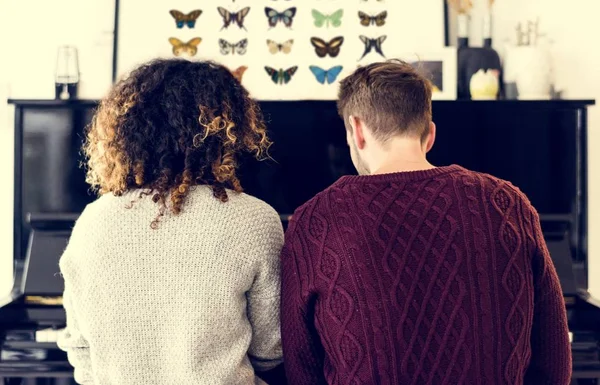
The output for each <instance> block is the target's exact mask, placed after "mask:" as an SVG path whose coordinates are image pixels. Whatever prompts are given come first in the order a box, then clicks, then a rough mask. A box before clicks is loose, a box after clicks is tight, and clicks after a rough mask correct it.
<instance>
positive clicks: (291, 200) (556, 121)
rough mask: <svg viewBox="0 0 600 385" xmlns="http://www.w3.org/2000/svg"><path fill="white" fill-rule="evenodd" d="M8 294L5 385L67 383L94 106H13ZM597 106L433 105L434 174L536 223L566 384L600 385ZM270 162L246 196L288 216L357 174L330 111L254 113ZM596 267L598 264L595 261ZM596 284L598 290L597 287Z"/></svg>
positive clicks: (3, 301) (0, 345) (257, 167)
mask: <svg viewBox="0 0 600 385" xmlns="http://www.w3.org/2000/svg"><path fill="white" fill-rule="evenodd" d="M11 103H12V105H14V108H15V214H14V215H15V226H14V227H15V229H14V232H15V234H14V249H15V251H14V261H15V263H14V276H15V280H14V288H13V290H12V292H11V293H10V295H9V296H7V297H5V298H0V380H3V381H4V385H7V384H11V385H18V384H19V385H21V384H23V385H38V384H47V385H66V384H73V383H74V382H73V379H72V368H71V366H70V365H69V363H68V361H67V358H66V355H65V354H64V353H63V352H62V351H60V350H59V349H58V348H57V346H56V338H57V336H58V333H59V332H60V330H61V329H62V328H64V326H65V313H64V310H63V308H62V298H61V295H62V290H63V282H62V279H61V277H60V274H59V269H58V260H59V258H60V255H61V254H62V251H63V250H64V247H65V245H66V242H67V241H68V238H69V235H70V231H71V229H72V227H73V224H74V223H75V220H76V219H77V217H78V215H79V213H80V212H81V210H82V209H83V207H84V206H85V204H87V203H88V202H90V201H92V200H93V199H94V197H93V196H92V195H90V193H89V190H88V189H87V186H86V185H85V179H84V173H83V171H82V170H81V169H80V168H79V161H80V159H79V146H80V145H81V140H82V130H83V128H84V127H85V126H86V125H87V124H88V123H89V121H90V119H91V117H92V114H93V111H94V108H95V107H96V102H95V101H71V102H59V101H31V100H13V101H11ZM592 104H594V102H593V101H539V102H538V101H528V102H516V101H498V102H471V101H457V102H441V101H440V102H434V120H435V122H436V124H437V126H438V140H437V143H436V145H435V147H434V150H433V151H432V152H431V154H430V159H431V160H432V162H433V163H434V164H438V165H445V164H451V163H457V164H461V165H463V166H465V167H467V168H470V169H474V170H477V171H482V172H488V173H491V174H494V175H496V176H498V177H501V178H504V179H508V180H510V181H512V182H513V183H514V184H515V185H517V186H518V187H520V188H521V190H523V191H524V192H525V193H526V194H527V195H528V196H529V198H530V199H531V201H532V203H533V204H534V206H536V208H537V209H538V211H539V212H540V217H541V219H542V228H543V231H544V236H545V238H546V242H547V244H548V248H549V250H550V253H551V255H552V258H553V260H554V264H555V266H556V268H557V271H558V274H559V277H560V280H561V284H562V288H563V292H564V298H565V303H566V307H567V309H566V310H567V314H568V319H569V328H570V332H571V336H570V337H571V341H572V342H571V346H572V352H573V371H574V372H573V384H578V385H583V384H600V301H598V300H597V299H595V298H593V297H592V296H591V295H590V294H589V293H588V290H587V288H588V278H589V279H592V278H591V277H588V260H589V256H588V251H587V242H588V234H587V150H586V149H587V142H586V138H587V107H588V106H589V105H592ZM262 108H263V111H264V112H265V115H266V120H267V123H268V127H269V134H270V136H271V137H272V138H273V140H274V141H275V145H274V146H273V148H272V156H273V157H274V158H275V159H276V160H277V163H271V164H265V163H252V162H249V161H248V162H246V161H244V162H243V164H244V166H243V167H242V172H241V174H242V175H241V176H242V184H243V185H244V186H245V188H246V191H247V192H249V193H251V194H253V195H256V196H258V197H259V198H261V199H263V200H265V201H267V202H268V203H269V204H271V205H272V206H273V207H275V208H276V209H277V210H278V212H280V213H281V217H282V221H283V223H284V226H285V224H286V222H287V218H288V217H289V214H290V213H292V212H293V210H294V209H295V208H296V207H298V206H299V205H301V204H302V203H303V202H305V201H306V200H308V199H310V198H311V197H312V196H313V195H314V194H315V193H317V192H318V191H320V190H322V189H323V188H325V187H326V186H327V185H329V184H330V183H332V182H333V181H335V179H337V178H338V177H339V176H340V175H343V174H347V173H352V172H353V168H352V165H351V162H350V159H349V156H348V150H347V146H346V143H345V131H344V127H343V123H342V122H341V121H340V120H339V118H338V117H337V115H336V109H335V105H334V104H333V103H332V102H269V103H262ZM596 258H597V259H599V260H600V256H597V257H596ZM596 279H600V277H597V278H596Z"/></svg>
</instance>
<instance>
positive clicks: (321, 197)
mask: <svg viewBox="0 0 600 385" xmlns="http://www.w3.org/2000/svg"><path fill="white" fill-rule="evenodd" d="M341 181H342V179H339V180H338V181H336V182H334V183H333V184H332V185H330V186H329V187H327V188H326V189H325V190H323V191H321V192H319V193H318V194H317V195H315V196H314V197H312V198H311V199H309V200H308V201H307V202H306V203H304V204H303V205H301V206H300V207H298V208H297V209H296V210H295V211H294V215H293V216H292V217H293V218H295V219H300V218H303V217H304V218H306V217H309V216H312V215H315V214H318V215H320V216H323V217H327V216H328V215H330V210H329V209H328V205H326V204H325V201H326V199H327V197H328V196H329V195H330V194H331V193H334V192H336V191H340V189H341V188H342V183H341Z"/></svg>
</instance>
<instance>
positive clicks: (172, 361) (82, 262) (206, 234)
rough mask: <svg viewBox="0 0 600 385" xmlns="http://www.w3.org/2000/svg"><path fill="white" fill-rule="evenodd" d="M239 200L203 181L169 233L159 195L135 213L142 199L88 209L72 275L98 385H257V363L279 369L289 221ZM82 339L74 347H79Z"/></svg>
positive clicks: (67, 260)
mask: <svg viewBox="0 0 600 385" xmlns="http://www.w3.org/2000/svg"><path fill="white" fill-rule="evenodd" d="M228 193H229V194H228V195H229V201H228V202H226V203H222V202H220V201H219V200H217V199H215V198H214V197H213V194H212V191H211V190H210V188H208V187H205V186H198V187H197V188H195V189H193V190H192V191H190V194H189V196H188V198H187V200H186V206H185V211H184V212H182V213H181V214H180V215H178V216H169V217H167V218H163V219H162V220H161V222H160V228H159V229H157V230H153V229H151V228H150V226H149V223H151V222H152V220H153V219H154V217H155V216H156V204H155V203H154V202H152V200H151V199H150V198H148V197H146V198H141V199H140V200H138V201H135V203H134V204H133V206H131V203H130V202H131V201H132V200H135V198H136V194H137V195H139V192H135V191H133V192H130V193H128V194H125V195H124V196H122V197H115V196H113V195H112V194H109V195H105V196H103V197H101V198H100V199H98V201H96V202H95V203H93V204H91V205H89V206H88V207H87V208H86V210H85V211H84V213H83V214H82V216H81V218H80V219H79V221H78V222H77V225H76V227H75V231H74V233H73V236H72V238H71V241H70V243H69V246H68V248H67V250H66V252H65V255H64V256H63V258H62V260H61V271H62V272H63V274H64V275H65V276H66V278H68V279H67V282H68V287H67V288H66V292H65V297H66V298H65V300H66V301H68V300H69V299H70V297H69V294H71V293H76V296H77V302H76V303H73V304H69V303H65V306H66V307H67V306H69V305H71V306H72V307H71V313H73V314H74V316H73V319H74V320H75V321H76V322H77V323H78V324H79V325H85V327H84V328H81V330H79V333H81V334H83V335H84V336H85V340H86V341H87V344H89V352H90V354H89V363H87V364H86V365H88V364H89V365H90V366H91V367H92V368H93V375H92V374H90V375H91V376H92V377H93V383H94V384H152V383H154V384H233V383H235V384H254V383H255V375H254V371H253V369H252V366H251V363H250V361H249V360H252V359H253V358H256V361H255V362H253V363H254V364H255V365H256V364H261V363H262V364H265V363H267V364H270V365H269V366H270V367H273V366H274V365H275V364H277V363H278V360H279V359H280V357H281V346H280V334H279V320H278V313H277V310H278V303H279V287H278V282H279V267H278V263H279V262H278V255H279V251H280V248H281V244H282V242H283V232H282V228H281V223H280V221H279V217H278V215H277V214H276V213H275V211H274V210H273V209H272V208H271V207H270V206H268V205H267V204H265V203H264V202H262V201H260V200H258V199H256V198H253V197H251V196H249V195H246V194H237V193H233V192H230V191H229V192H228ZM128 206H129V207H128ZM69 323H70V322H69ZM72 334H74V335H71V336H68V338H66V339H64V340H62V341H61V344H62V345H63V346H65V345H67V346H65V347H67V348H68V347H69V346H68V345H72V344H75V345H77V339H78V337H79V336H77V335H76V334H77V332H72ZM247 353H248V354H247ZM248 355H249V356H250V357H247V356H248ZM78 366H79V367H80V365H78ZM82 382H83V383H85V381H82Z"/></svg>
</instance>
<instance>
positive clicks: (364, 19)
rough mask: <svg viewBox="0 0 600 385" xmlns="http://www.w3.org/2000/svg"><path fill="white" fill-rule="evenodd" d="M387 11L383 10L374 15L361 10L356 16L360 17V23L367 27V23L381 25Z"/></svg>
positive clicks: (383, 23)
mask: <svg viewBox="0 0 600 385" xmlns="http://www.w3.org/2000/svg"><path fill="white" fill-rule="evenodd" d="M387 15H388V13H387V11H383V12H381V13H379V14H378V15H375V16H369V15H367V14H366V13H364V12H362V11H358V18H359V19H360V25H362V26H364V27H368V26H369V25H376V26H378V27H381V26H383V25H385V19H386V18H387Z"/></svg>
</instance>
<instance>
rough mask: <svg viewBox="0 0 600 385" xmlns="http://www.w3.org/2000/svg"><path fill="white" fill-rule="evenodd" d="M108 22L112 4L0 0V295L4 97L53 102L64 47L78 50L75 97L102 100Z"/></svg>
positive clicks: (8, 257)
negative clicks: (59, 56) (59, 55)
mask: <svg viewBox="0 0 600 385" xmlns="http://www.w3.org/2000/svg"><path fill="white" fill-rule="evenodd" d="M113 23H114V0H85V1H81V0H52V1H45V0H0V47H1V49H2V59H1V60H0V165H2V167H1V168H0V180H1V181H2V182H3V186H4V188H2V189H0V297H2V296H4V295H6V294H7V293H8V292H9V291H10V288H11V287H12V272H13V271H12V216H13V184H12V180H13V170H14V168H13V120H12V118H13V111H12V109H11V108H7V106H6V98H7V97H11V98H24V99H34V98H38V99H46V98H54V70H55V64H56V52H57V48H58V47H59V46H60V45H67V44H72V45H75V46H77V47H78V49H79V62H80V68H81V87H80V97H82V98H88V99H93V98H99V97H101V96H102V95H103V94H104V93H105V91H106V90H107V88H108V87H109V86H110V83H111V76H112V73H111V66H112V32H113V31H112V30H113ZM7 182H8V183H7Z"/></svg>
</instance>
